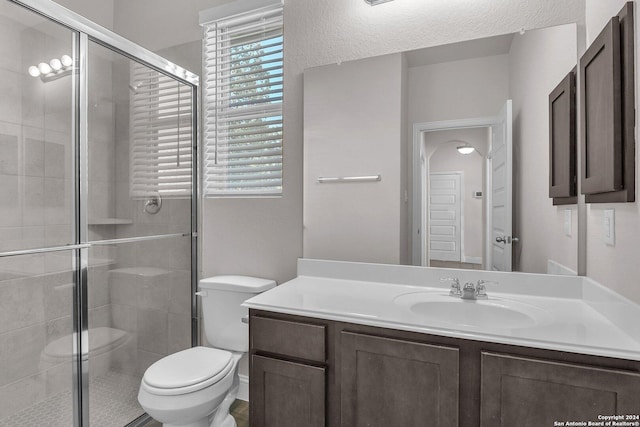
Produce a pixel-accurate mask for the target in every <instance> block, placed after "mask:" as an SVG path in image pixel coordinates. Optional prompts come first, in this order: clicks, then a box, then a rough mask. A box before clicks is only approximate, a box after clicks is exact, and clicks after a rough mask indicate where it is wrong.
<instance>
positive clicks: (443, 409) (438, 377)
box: [339, 331, 459, 427]
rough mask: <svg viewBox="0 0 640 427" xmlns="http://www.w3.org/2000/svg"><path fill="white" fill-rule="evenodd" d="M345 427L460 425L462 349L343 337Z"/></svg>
mask: <svg viewBox="0 0 640 427" xmlns="http://www.w3.org/2000/svg"><path fill="white" fill-rule="evenodd" d="M340 344H341V348H340V359H341V368H340V373H339V378H340V395H341V405H340V407H341V414H340V425H341V426H342V427H353V426H371V427H387V426H403V427H404V426H423V425H426V424H427V423H426V421H427V420H429V422H428V424H429V425H432V426H440V427H453V426H457V425H458V383H459V380H458V366H459V364H458V349H457V348H450V347H443V346H435V345H429V344H425V343H420V342H412V341H407V340H400V339H393V338H385V337H379V336H372V335H365V334H359V333H352V332H345V331H343V332H341V333H340Z"/></svg>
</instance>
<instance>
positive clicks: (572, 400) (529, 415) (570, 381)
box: [480, 352, 640, 427]
mask: <svg viewBox="0 0 640 427" xmlns="http://www.w3.org/2000/svg"><path fill="white" fill-rule="evenodd" d="M481 363H482V385H481V389H482V390H481V393H482V395H481V399H480V401H481V426H482V427H512V426H518V427H539V426H552V425H554V424H553V423H554V421H585V422H586V421H598V415H614V414H620V415H624V414H637V413H638V410H640V397H639V396H640V374H637V373H633V372H625V371H616V370H610V369H601V368H595V367H590V366H581V365H573V364H568V363H560V362H548V361H542V360H535V359H528V358H522V357H515V356H508V355H501V354H494V353H486V352H483V353H482V362H481Z"/></svg>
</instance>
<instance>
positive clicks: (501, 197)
mask: <svg viewBox="0 0 640 427" xmlns="http://www.w3.org/2000/svg"><path fill="white" fill-rule="evenodd" d="M511 120H512V112H511V100H507V102H506V104H505V106H504V108H503V109H502V111H501V112H500V115H499V116H498V121H497V123H496V124H495V125H493V126H491V178H490V179H491V269H492V270H498V271H511V270H512V260H511V257H512V249H511V248H512V236H511V233H512V222H513V220H512V213H513V210H512V207H511V205H512V198H513V197H512V196H513V193H512V176H513V147H512V144H513V142H512V130H511V127H512V123H511Z"/></svg>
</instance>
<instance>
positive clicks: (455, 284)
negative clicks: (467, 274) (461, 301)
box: [440, 277, 462, 296]
mask: <svg viewBox="0 0 640 427" xmlns="http://www.w3.org/2000/svg"><path fill="white" fill-rule="evenodd" d="M440 281H441V282H451V290H449V295H454V296H460V295H462V291H461V290H460V281H459V280H458V278H457V277H442V278H441V279H440Z"/></svg>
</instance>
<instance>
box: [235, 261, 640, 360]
mask: <svg viewBox="0 0 640 427" xmlns="http://www.w3.org/2000/svg"><path fill="white" fill-rule="evenodd" d="M359 271H360V272H359ZM298 272H299V274H301V273H303V274H301V275H299V276H298V277H297V278H295V279H293V280H291V281H289V282H286V283H284V284H282V285H280V286H277V287H276V288H274V289H272V290H270V291H267V292H265V293H263V294H260V295H257V296H255V297H253V298H251V299H249V300H247V301H246V302H245V304H244V306H245V307H248V308H252V309H258V310H266V311H272V312H278V313H286V314H294V315H300V316H307V317H313V318H321V319H327V320H335V321H341V322H349V323H356V324H362V325H369V326H377V327H383V328H391V329H398V330H405V331H412V332H422V333H428V334H433V335H441V336H448V337H454V338H467V339H474V340H480V341H488V342H495V343H501V344H511V345H520V346H529V347H536V348H542V349H550V350H559V351H568V352H573V353H582V354H590V355H597V356H607V357H616V358H623V359H631V360H640V332H637V330H638V329H640V328H637V327H635V326H633V325H634V323H635V322H636V321H637V319H639V318H640V317H638V314H640V307H638V306H637V305H636V304H634V303H632V302H630V301H628V300H625V299H624V298H622V297H620V296H618V295H617V294H614V293H613V292H612V291H609V290H608V289H606V288H604V287H602V286H600V285H598V284H596V283H594V282H592V281H590V280H589V279H585V278H581V277H563V276H548V275H533V274H524V273H495V272H480V271H474V272H469V271H463V270H451V269H435V268H423V267H407V266H381V265H374V264H360V263H339V262H330V261H309V260H300V262H299V268H298ZM381 272H382V273H388V274H380V273H381ZM452 275H453V276H461V278H462V279H461V280H467V279H466V277H467V276H469V277H470V276H473V277H477V279H485V280H495V279H496V277H499V278H500V282H501V284H500V286H499V287H498V288H496V289H494V288H493V287H492V286H491V285H489V286H487V288H488V289H487V293H488V294H489V301H490V302H493V301H496V302H505V301H506V302H513V303H514V304H520V305H521V306H522V307H532V308H533V309H534V310H538V311H544V313H545V314H544V316H542V321H540V322H537V323H536V324H535V325H525V326H523V327H517V328H511V327H510V326H509V325H502V324H501V325H497V324H496V325H495V326H494V327H490V328H489V327H482V328H480V327H477V326H476V325H473V324H470V323H468V322H466V323H465V322H460V323H456V324H453V323H451V321H442V320H438V319H436V320H434V319H429V320H425V318H424V316H422V315H420V314H417V313H415V312H413V311H412V310H410V309H409V308H408V307H407V305H406V304H404V303H403V301H406V300H410V299H411V298H412V296H411V295H407V294H413V295H420V294H424V293H430V295H435V296H436V298H439V300H440V301H444V302H446V301H448V298H451V300H455V299H454V297H449V296H448V289H449V288H448V286H444V285H443V284H440V282H439V280H434V279H435V277H436V276H437V277H445V276H447V277H449V276H452ZM340 276H342V277H340ZM391 277H393V279H390V278H391ZM356 278H361V279H364V280H354V279H356ZM477 279H476V280H477ZM381 280H383V281H381ZM536 281H539V282H540V283H539V284H536ZM416 282H420V285H416V284H415V283H416ZM509 282H513V284H510V283H509ZM523 284H526V287H529V288H532V289H531V292H526V290H525V289H523V288H524V287H525V286H524V285H523ZM497 290H500V292H497ZM402 295H405V296H402ZM401 296H402V297H401ZM470 303H471V304H474V303H475V302H470ZM630 326H631V327H630Z"/></svg>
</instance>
